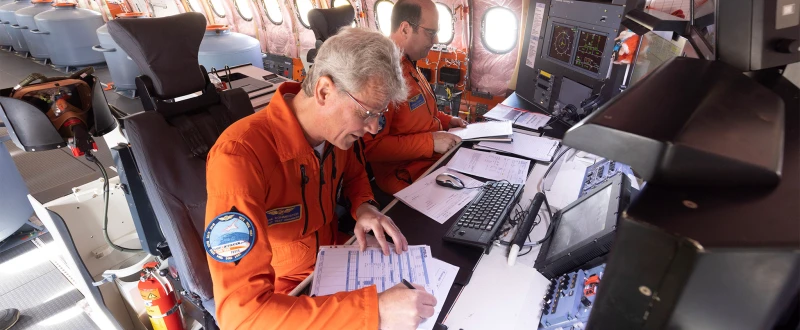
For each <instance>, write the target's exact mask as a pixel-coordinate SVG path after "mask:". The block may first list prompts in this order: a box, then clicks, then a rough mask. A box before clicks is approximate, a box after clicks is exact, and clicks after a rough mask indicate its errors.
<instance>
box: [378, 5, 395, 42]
mask: <svg viewBox="0 0 800 330" xmlns="http://www.w3.org/2000/svg"><path fill="white" fill-rule="evenodd" d="M392 9H394V2H391V1H389V0H378V2H376V3H375V25H377V26H378V30H379V31H381V32H382V33H383V35H385V36H387V37H388V36H389V35H390V34H392Z"/></svg>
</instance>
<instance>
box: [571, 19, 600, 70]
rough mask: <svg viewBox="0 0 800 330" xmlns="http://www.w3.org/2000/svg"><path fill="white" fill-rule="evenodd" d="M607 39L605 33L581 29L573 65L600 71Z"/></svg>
mask: <svg viewBox="0 0 800 330" xmlns="http://www.w3.org/2000/svg"><path fill="white" fill-rule="evenodd" d="M606 40H608V37H607V36H605V35H603V34H597V33H592V32H589V31H584V30H580V33H579V34H578V48H577V49H576V50H575V58H574V59H573V60H572V65H574V66H577V67H579V68H581V69H584V70H587V71H591V72H594V73H598V72H600V64H601V62H602V60H603V50H604V49H605V47H606Z"/></svg>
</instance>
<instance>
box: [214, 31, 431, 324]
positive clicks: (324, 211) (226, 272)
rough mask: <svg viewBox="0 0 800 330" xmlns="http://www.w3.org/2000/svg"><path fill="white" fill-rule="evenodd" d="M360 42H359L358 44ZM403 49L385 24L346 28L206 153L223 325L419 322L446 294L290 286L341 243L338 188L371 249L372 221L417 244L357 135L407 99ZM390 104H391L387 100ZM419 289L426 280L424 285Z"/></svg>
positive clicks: (401, 243) (400, 245)
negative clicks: (404, 230)
mask: <svg viewBox="0 0 800 330" xmlns="http://www.w3.org/2000/svg"><path fill="white" fill-rule="evenodd" d="M353 45H359V47H353ZM399 62H400V53H399V51H398V49H397V48H396V46H395V45H394V44H392V42H391V41H390V40H388V39H386V38H385V37H383V36H382V35H381V34H379V33H377V32H369V31H367V30H362V29H346V30H344V31H342V32H340V33H339V34H338V35H336V36H334V37H333V38H331V39H329V40H327V41H326V42H325V44H324V45H323V46H322V48H321V49H320V51H319V54H318V55H317V58H316V62H315V63H314V67H313V68H312V69H311V71H310V72H309V74H308V77H307V78H306V80H305V81H304V82H303V85H302V86H301V85H300V84H298V83H294V82H287V83H284V84H283V85H281V86H280V88H278V91H277V92H276V94H275V96H273V98H272V101H271V103H270V104H269V105H268V106H267V107H266V108H265V109H264V110H261V111H260V112H258V113H256V114H253V115H251V116H248V117H247V118H244V119H242V120H240V121H238V122H236V123H234V124H233V125H231V126H230V127H229V128H228V129H226V130H225V132H224V133H223V134H222V136H220V138H219V140H218V141H217V142H216V144H215V145H214V147H213V148H212V150H211V152H210V153H209V155H208V168H207V177H208V183H207V188H208V204H207V207H206V231H205V233H204V236H203V238H204V242H203V243H204V246H205V247H206V251H207V252H208V262H209V268H210V270H211V278H212V280H213V282H214V300H215V303H216V308H217V310H216V313H217V314H216V316H217V322H218V324H219V325H220V327H221V328H222V329H322V328H324V329H344V328H346V329H378V327H379V326H380V327H381V328H382V329H414V328H416V327H417V325H418V323H419V322H420V321H421V320H422V319H424V318H427V317H430V316H432V315H433V311H434V306H435V305H436V298H434V297H433V296H432V295H430V294H428V293H426V292H425V291H424V290H409V289H408V288H406V287H405V286H403V285H402V284H401V285H399V286H395V287H392V288H390V289H388V290H386V291H384V292H382V293H380V294H379V293H377V292H376V288H375V286H370V287H366V288H362V289H359V290H355V291H351V292H340V293H337V294H334V295H332V296H320V297H308V296H301V297H294V296H289V295H287V293H289V292H290V291H291V290H292V289H294V288H295V287H296V286H297V285H298V284H299V283H300V282H301V281H302V280H303V279H305V278H306V277H308V275H309V274H311V272H312V271H313V269H314V265H315V262H316V255H317V251H318V247H319V246H320V245H331V244H335V242H336V235H337V230H336V229H337V219H336V218H335V214H334V208H335V206H336V198H337V195H338V194H339V192H341V194H342V196H344V197H346V198H347V199H349V201H350V203H352V209H351V210H350V211H351V213H352V215H353V217H354V218H355V219H356V229H355V234H356V238H357V239H358V242H359V245H360V246H361V248H362V249H363V248H364V247H365V245H366V241H365V235H366V233H367V232H369V231H372V232H373V233H374V234H375V237H376V238H377V240H378V241H379V242H380V245H381V247H382V249H383V251H384V254H388V253H389V245H388V243H387V242H386V239H385V236H384V233H386V234H388V235H389V236H391V237H392V239H393V240H394V242H395V243H396V245H395V247H396V250H397V252H398V253H399V252H401V250H405V249H407V248H408V243H407V241H406V239H405V237H404V236H403V234H401V233H400V230H399V229H398V228H397V227H396V226H395V224H394V222H393V221H392V219H390V218H388V217H386V216H384V215H383V214H381V213H380V211H378V209H377V208H376V207H375V206H373V205H371V204H370V203H371V202H372V200H373V196H372V192H371V190H370V186H369V182H368V179H367V176H366V174H365V171H364V165H363V159H362V157H361V155H357V154H356V152H354V151H353V150H349V149H350V148H351V146H352V145H353V142H354V141H356V140H358V139H359V138H360V137H361V136H363V135H364V134H366V133H368V132H372V133H374V132H376V131H377V129H378V119H379V117H380V116H381V114H382V112H383V111H381V110H376V109H385V108H386V106H387V104H388V103H389V102H398V101H401V100H403V99H404V98H405V95H406V88H405V87H404V86H403V81H402V78H401V77H402V73H401V72H400V69H399V66H400V63H399ZM384 111H385V110H384ZM420 288H421V287H420Z"/></svg>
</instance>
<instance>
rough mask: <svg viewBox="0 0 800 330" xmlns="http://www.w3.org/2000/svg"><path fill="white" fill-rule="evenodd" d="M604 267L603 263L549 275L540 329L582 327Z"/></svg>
mask: <svg viewBox="0 0 800 330" xmlns="http://www.w3.org/2000/svg"><path fill="white" fill-rule="evenodd" d="M605 268H606V265H605V264H602V265H599V266H595V267H592V268H589V269H586V270H582V269H579V270H576V271H574V272H571V273H567V274H564V275H561V276H557V277H554V278H552V279H551V281H550V287H549V288H548V291H547V293H546V294H545V297H544V306H543V308H542V318H541V321H540V322H539V330H564V329H585V328H586V322H587V321H588V320H589V315H590V313H591V311H592V306H593V305H594V301H595V298H596V297H597V290H598V287H599V286H600V281H601V280H602V279H603V272H604V271H605Z"/></svg>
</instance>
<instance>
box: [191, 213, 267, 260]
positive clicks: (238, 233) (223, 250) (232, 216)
mask: <svg viewBox="0 0 800 330" xmlns="http://www.w3.org/2000/svg"><path fill="white" fill-rule="evenodd" d="M203 240H204V244H203V246H204V247H205V248H206V252H208V255H210V256H211V258H214V260H217V261H221V262H235V261H239V260H240V259H242V257H244V256H245V255H246V254H247V253H248V252H250V249H251V248H252V247H253V243H254V242H255V240H256V232H255V229H254V228H253V222H252V221H250V219H249V218H248V217H247V216H245V215H244V214H241V213H238V212H225V213H223V214H220V215H218V216H217V217H216V218H214V220H212V221H211V223H209V224H208V227H206V231H205V232H204V233H203Z"/></svg>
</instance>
